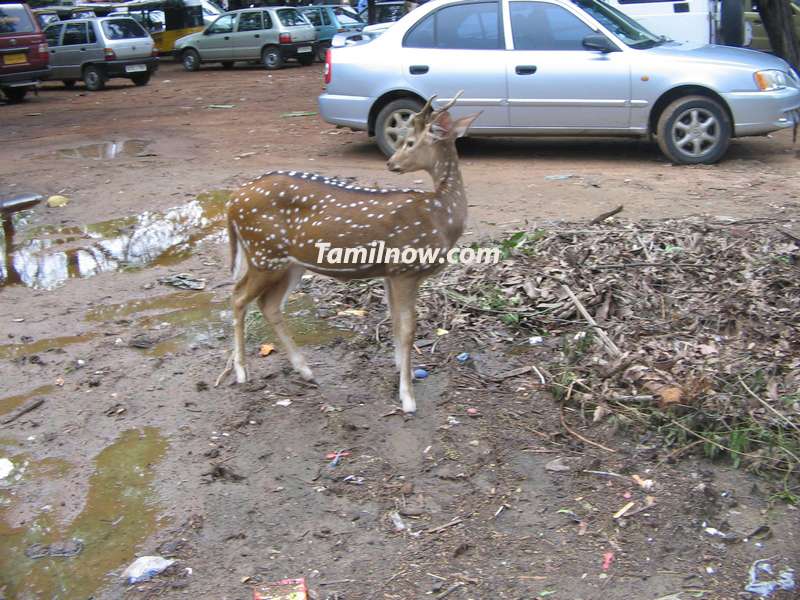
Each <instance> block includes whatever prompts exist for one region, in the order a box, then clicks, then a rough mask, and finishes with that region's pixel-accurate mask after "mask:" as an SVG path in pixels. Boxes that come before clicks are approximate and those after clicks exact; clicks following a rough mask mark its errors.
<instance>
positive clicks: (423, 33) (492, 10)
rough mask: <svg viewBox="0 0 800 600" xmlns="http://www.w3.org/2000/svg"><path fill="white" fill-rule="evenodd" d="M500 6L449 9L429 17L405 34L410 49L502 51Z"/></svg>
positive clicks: (451, 7) (473, 5) (484, 3)
mask: <svg viewBox="0 0 800 600" xmlns="http://www.w3.org/2000/svg"><path fill="white" fill-rule="evenodd" d="M501 40H502V35H501V32H500V11H499V5H498V3H497V2H479V3H474V4H460V5H454V6H446V7H445V8H442V9H440V10H437V11H436V12H434V13H432V14H430V15H428V16H427V17H425V18H424V19H423V20H422V21H420V22H419V23H417V25H415V26H414V28H413V29H411V31H410V32H409V33H408V34H406V39H405V40H404V43H403V45H404V46H406V47H408V48H447V49H457V50H495V49H499V48H501Z"/></svg>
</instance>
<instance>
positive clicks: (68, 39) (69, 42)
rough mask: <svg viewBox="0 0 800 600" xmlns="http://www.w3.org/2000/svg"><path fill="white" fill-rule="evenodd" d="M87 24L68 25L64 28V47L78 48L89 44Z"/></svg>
mask: <svg viewBox="0 0 800 600" xmlns="http://www.w3.org/2000/svg"><path fill="white" fill-rule="evenodd" d="M88 41H89V40H88V38H87V37H86V23H67V24H66V25H65V26H64V41H63V42H62V45H63V46H77V45H80V44H86V43H88Z"/></svg>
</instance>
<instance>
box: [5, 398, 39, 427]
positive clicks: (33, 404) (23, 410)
mask: <svg viewBox="0 0 800 600" xmlns="http://www.w3.org/2000/svg"><path fill="white" fill-rule="evenodd" d="M42 404H44V398H37V399H36V400H34V401H33V402H31V403H30V404H27V405H26V406H23V407H22V408H20V409H19V410H18V411H17V412H15V413H14V414H13V415H11V416H10V417H6V418H5V419H3V425H8V424H9V423H13V422H14V421H16V420H17V419H19V418H20V417H21V416H23V415H26V414H28V413H29V412H31V411H32V410H36V409H37V408H39V407H40V406H41V405H42Z"/></svg>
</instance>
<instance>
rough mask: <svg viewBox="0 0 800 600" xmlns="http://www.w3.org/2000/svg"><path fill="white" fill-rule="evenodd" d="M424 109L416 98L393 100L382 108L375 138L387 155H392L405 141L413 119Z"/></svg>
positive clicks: (376, 122)
mask: <svg viewBox="0 0 800 600" xmlns="http://www.w3.org/2000/svg"><path fill="white" fill-rule="evenodd" d="M421 109H422V103H421V102H420V101H419V100H416V99H414V98H400V99H399V100H393V101H392V102H389V104H387V105H386V106H384V107H383V109H381V112H379V113H378V118H377V119H376V121H375V138H376V142H377V143H378V147H379V148H380V149H381V151H382V152H383V153H384V154H385V155H386V156H391V155H392V154H394V152H395V151H396V150H397V149H398V148H399V147H400V145H401V144H402V143H403V140H404V139H405V137H406V132H407V131H408V128H409V127H411V126H412V125H411V119H412V118H413V117H414V115H415V114H416V113H418V112H419V111H420V110H421Z"/></svg>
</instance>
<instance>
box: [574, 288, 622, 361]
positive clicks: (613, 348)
mask: <svg viewBox="0 0 800 600" xmlns="http://www.w3.org/2000/svg"><path fill="white" fill-rule="evenodd" d="M561 289H562V290H564V291H565V292H566V293H567V295H569V298H570V300H572V303H573V304H574V305H575V307H576V308H577V309H578V311H579V312H580V313H581V314H582V315H583V318H584V319H586V321H587V322H588V323H589V325H591V326H592V327H593V328H594V330H595V332H596V333H597V337H599V338H600V340H601V341H602V342H603V345H604V346H605V347H606V350H607V351H608V353H609V354H610V355H611V357H612V358H619V357H620V356H622V351H621V350H620V349H619V348H618V347H617V345H616V344H615V343H614V342H612V341H611V338H610V337H608V335H607V334H606V332H605V331H603V329H602V328H601V327H600V326H599V325H598V324H597V321H595V320H594V317H592V315H590V314H589V311H588V310H586V307H585V306H584V305H583V304H581V301H580V300H578V297H577V296H576V295H575V293H574V292H573V291H572V290H571V289H570V288H569V286H568V285H563V284H562V286H561Z"/></svg>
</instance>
